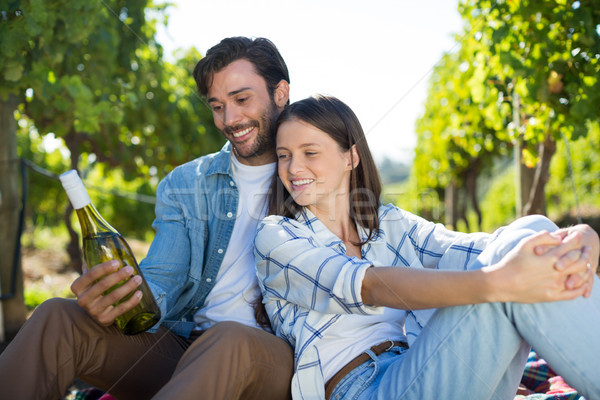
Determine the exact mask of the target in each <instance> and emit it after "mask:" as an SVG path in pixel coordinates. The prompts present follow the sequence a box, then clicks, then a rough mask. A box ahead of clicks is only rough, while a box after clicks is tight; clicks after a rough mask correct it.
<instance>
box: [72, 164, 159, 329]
mask: <svg viewBox="0 0 600 400" xmlns="http://www.w3.org/2000/svg"><path fill="white" fill-rule="evenodd" d="M60 180H61V182H62V184H63V187H64V188H65V191H66V192H67V195H68V197H69V200H70V201H71V204H72V205H73V208H74V209H75V211H76V213H77V218H78V219H79V224H80V225H81V234H82V238H83V256H84V258H85V262H86V263H87V264H88V265H93V266H94V267H93V268H92V269H90V270H89V271H87V272H85V273H84V274H83V275H82V276H81V277H80V278H78V279H77V280H75V282H73V285H71V290H72V291H73V293H75V295H76V296H77V298H78V303H79V305H80V306H81V307H83V308H84V309H85V310H86V311H87V312H88V313H89V314H90V315H91V316H92V317H93V318H95V319H96V320H97V321H98V322H99V323H100V324H102V325H110V324H111V323H113V322H114V323H116V325H117V327H118V328H119V329H120V330H121V331H122V332H123V333H125V334H126V335H135V334H136V333H140V332H144V331H146V330H148V329H149V328H151V327H152V326H153V325H155V324H156V323H157V322H158V321H159V320H160V309H159V308H158V305H157V304H156V301H155V300H154V297H153V295H152V292H151V290H150V287H149V286H148V284H147V283H146V282H145V281H144V279H143V277H142V273H141V271H140V269H139V266H138V264H137V261H136V260H135V257H134V255H133V251H131V248H130V247H129V245H128V244H127V242H126V241H125V239H124V238H123V236H121V234H120V233H119V232H117V230H116V229H115V228H113V227H112V226H110V225H109V224H108V222H106V221H105V220H104V218H102V216H101V215H100V213H99V212H98V210H96V208H95V207H94V205H93V204H92V202H91V200H90V197H89V195H88V193H87V191H86V190H85V187H84V186H83V182H82V181H81V179H80V178H79V175H78V174H77V171H75V170H71V171H68V172H65V173H64V174H62V175H61V176H60ZM138 287H139V290H136V288H138Z"/></svg>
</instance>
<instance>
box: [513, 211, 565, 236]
mask: <svg viewBox="0 0 600 400" xmlns="http://www.w3.org/2000/svg"><path fill="white" fill-rule="evenodd" d="M507 228H509V229H513V230H517V229H529V230H531V231H532V232H541V231H548V232H552V231H555V230H557V229H558V226H557V225H556V224H555V223H554V222H552V221H551V220H550V219H549V218H548V217H546V216H544V215H537V214H536V215H527V216H524V217H521V218H518V219H517V220H515V221H514V222H512V223H511V224H509V225H508V227H507Z"/></svg>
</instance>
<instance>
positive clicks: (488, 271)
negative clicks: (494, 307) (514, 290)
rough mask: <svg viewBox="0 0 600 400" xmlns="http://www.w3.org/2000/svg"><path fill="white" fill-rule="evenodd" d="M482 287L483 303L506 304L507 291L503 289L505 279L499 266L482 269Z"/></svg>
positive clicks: (494, 265)
mask: <svg viewBox="0 0 600 400" xmlns="http://www.w3.org/2000/svg"><path fill="white" fill-rule="evenodd" d="M480 271H481V287H482V288H483V302H485V303H496V302H506V301H508V300H507V299H506V295H507V290H506V288H505V287H503V285H502V282H503V279H502V277H501V270H500V266H499V265H498V264H493V265H489V266H486V267H483V268H481V270H480Z"/></svg>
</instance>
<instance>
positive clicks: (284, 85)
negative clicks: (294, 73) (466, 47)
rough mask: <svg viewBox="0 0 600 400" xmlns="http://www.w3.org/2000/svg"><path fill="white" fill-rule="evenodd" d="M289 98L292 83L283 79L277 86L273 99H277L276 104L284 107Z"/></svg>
mask: <svg viewBox="0 0 600 400" xmlns="http://www.w3.org/2000/svg"><path fill="white" fill-rule="evenodd" d="M289 99H290V84H289V83H288V82H287V81H285V80H283V79H282V80H280V81H279V83H278V84H277V86H276V87H275V92H274V93H273V100H274V101H275V104H277V107H279V108H283V107H284V106H285V105H286V103H287V102H288V100H289Z"/></svg>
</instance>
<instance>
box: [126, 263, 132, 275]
mask: <svg viewBox="0 0 600 400" xmlns="http://www.w3.org/2000/svg"><path fill="white" fill-rule="evenodd" d="M124 269H125V272H127V273H128V274H133V267H131V266H129V265H128V266H126V267H125V268H124Z"/></svg>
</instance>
